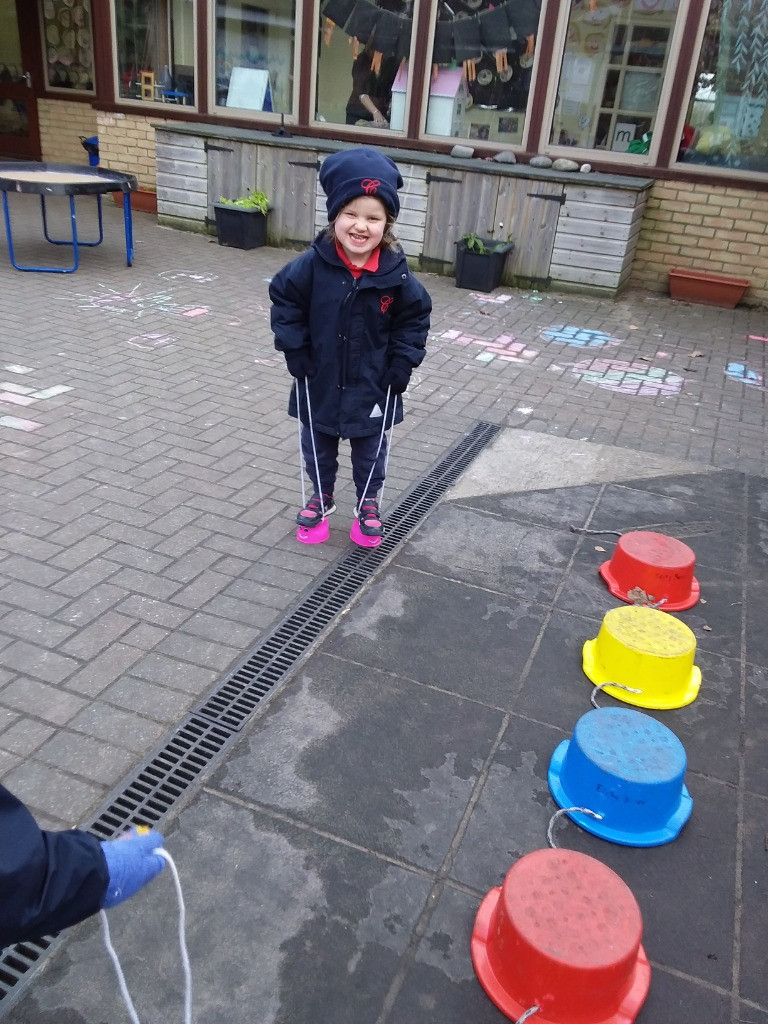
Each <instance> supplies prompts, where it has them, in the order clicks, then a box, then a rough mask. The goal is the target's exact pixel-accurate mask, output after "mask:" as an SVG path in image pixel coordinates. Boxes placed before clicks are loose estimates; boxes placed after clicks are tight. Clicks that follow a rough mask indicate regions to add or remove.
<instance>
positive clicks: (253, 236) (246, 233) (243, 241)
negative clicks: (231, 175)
mask: <svg viewBox="0 0 768 1024" xmlns="http://www.w3.org/2000/svg"><path fill="white" fill-rule="evenodd" d="M270 209H271V207H270V203H269V198H268V196H267V194H266V192H261V191H260V190H259V189H257V188H254V189H251V191H250V192H249V193H248V195H246V196H239V197H238V198H237V199H225V198H224V197H223V196H222V198H221V199H219V201H218V203H214V204H213V212H214V214H215V215H216V235H217V237H218V239H219V245H229V246H232V248H233V249H255V248H256V247H257V246H260V245H266V241H267V214H268V213H269V211H270Z"/></svg>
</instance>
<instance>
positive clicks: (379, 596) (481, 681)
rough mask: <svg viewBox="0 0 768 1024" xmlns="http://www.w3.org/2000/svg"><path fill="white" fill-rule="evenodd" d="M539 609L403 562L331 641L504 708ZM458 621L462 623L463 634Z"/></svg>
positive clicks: (364, 661)
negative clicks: (415, 570)
mask: <svg viewBox="0 0 768 1024" xmlns="http://www.w3.org/2000/svg"><path fill="white" fill-rule="evenodd" d="M542 614H543V612H542V609H540V608H536V607H534V606H531V605H524V604H522V603H521V602H519V601H517V600H515V599H514V598H512V597H510V596H507V595H505V594H501V593H498V592H494V591H489V590H484V589H482V588H480V587H477V586H468V585H466V584H463V583H460V582H456V581H455V580H453V579H446V578H444V577H443V576H440V575H427V574H424V573H418V572H414V571H408V570H407V569H405V568H401V567H400V566H398V567H397V568H393V570H392V572H391V573H389V574H387V576H386V577H384V578H383V579H381V580H379V581H377V582H375V583H374V584H373V585H372V586H371V587H370V589H369V590H368V592H367V593H366V594H365V595H364V596H363V597H362V598H361V599H360V601H359V603H358V604H357V605H356V606H355V609H354V612H352V613H351V614H350V615H348V616H346V617H345V618H344V620H343V621H342V623H341V624H340V626H339V628H338V629H337V630H335V632H334V633H333V635H332V636H331V637H329V639H328V641H327V648H326V649H327V650H328V652H329V653H331V654H334V655H337V656H339V657H343V658H348V659H350V660H351V661H353V662H355V663H357V664H359V665H361V666H373V667H376V668H378V669H381V670H382V671H385V672H399V673H402V674H403V675H405V676H407V677H409V678H412V679H415V680H418V681H419V682H421V683H426V684H429V685H431V686H433V687H437V688H439V689H441V690H447V691H449V692H451V693H455V694H459V695H462V696H465V697H468V698H470V699H472V700H478V701H482V702H483V703H487V704H490V705H492V706H494V707H500V708H503V707H507V706H509V702H510V700H511V699H512V696H513V694H514V691H515V679H516V677H517V676H518V675H519V673H520V672H522V670H523V667H524V666H525V663H526V661H527V659H528V657H529V655H530V653H531V651H532V650H533V647H534V644H535V642H536V639H537V637H538V635H539V632H540V629H541V622H542ZM456 622H460V623H461V624H462V626H461V632H460V633H459V634H457V633H456ZM425 637H429V643H425ZM457 638H458V639H459V640H460V643H457ZM436 652H442V653H441V656H439V657H436V656H435V654H436ZM448 652H450V657H445V656H444V655H445V654H447V653H448Z"/></svg>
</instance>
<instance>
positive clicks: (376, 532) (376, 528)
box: [355, 498, 384, 537]
mask: <svg viewBox="0 0 768 1024" xmlns="http://www.w3.org/2000/svg"><path fill="white" fill-rule="evenodd" d="M355 516H356V517H357V520H358V523H359V524H360V533H362V534H363V536H364V537H383V536H384V526H383V524H382V522H381V516H380V515H379V503H378V501H377V500H376V498H363V499H362V501H361V502H360V503H359V504H358V506H357V508H356V509H355Z"/></svg>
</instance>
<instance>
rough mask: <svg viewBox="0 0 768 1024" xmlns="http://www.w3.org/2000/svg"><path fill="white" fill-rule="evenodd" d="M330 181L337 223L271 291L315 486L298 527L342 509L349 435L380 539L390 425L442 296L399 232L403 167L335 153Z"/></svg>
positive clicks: (324, 179) (363, 499) (367, 516)
mask: <svg viewBox="0 0 768 1024" xmlns="http://www.w3.org/2000/svg"><path fill="white" fill-rule="evenodd" d="M320 184H321V186H322V188H323V191H324V192H325V194H326V197H327V200H326V207H327V210H328V221H329V224H328V227H327V228H326V229H325V230H324V231H322V232H321V233H320V235H318V237H317V238H316V239H315V241H314V242H313V243H312V245H311V247H310V248H309V249H308V251H307V252H305V253H303V254H302V255H301V256H299V257H298V258H297V259H295V260H293V261H292V262H291V263H289V264H287V266H285V267H283V269H282V270H280V271H279V272H278V273H277V274H276V275H275V277H274V278H273V279H272V282H271V283H270V287H269V294H270V298H271V300H272V317H271V318H272V330H273V331H274V334H275V348H277V350H278V351H280V352H282V353H283V355H284V356H285V361H286V364H287V367H288V372H289V373H290V374H291V375H292V376H293V377H294V378H296V381H297V384H296V385H295V386H294V387H293V388H292V390H291V397H290V401H289V406H288V411H289V413H290V415H291V416H298V417H299V418H300V420H301V423H302V430H301V446H302V454H303V457H304V463H305V466H306V470H307V474H308V476H309V478H310V479H311V480H312V483H313V485H314V493H313V495H312V497H311V498H310V500H309V501H308V502H307V504H306V506H305V507H304V508H302V509H301V510H300V511H299V513H298V515H297V516H296V522H297V523H298V524H299V526H303V527H309V528H311V527H313V526H316V525H318V524H319V523H320V522H322V520H323V517H324V516H327V515H330V514H331V512H333V511H335V508H336V504H335V501H334V487H335V483H336V474H337V472H338V451H339V441H340V440H341V439H342V438H348V439H349V442H350V449H351V461H352V477H353V480H354V484H355V490H356V495H357V503H356V505H355V513H354V514H355V516H356V517H357V519H358V523H359V527H360V532H361V533H362V534H364V535H365V536H368V537H380V536H381V535H382V533H383V526H382V522H381V518H380V516H379V506H378V494H379V491H380V490H381V487H382V485H383V483H384V470H385V465H386V453H387V438H386V434H385V433H384V432H383V430H382V427H384V429H389V428H390V427H392V426H393V424H395V423H399V422H400V421H401V420H402V418H403V402H402V397H401V396H402V394H403V392H404V391H405V389H406V388H407V386H408V382H409V380H410V377H411V372H412V370H413V369H414V368H415V367H417V366H418V365H419V364H420V363H421V361H422V359H423V358H424V354H425V348H426V341H427V333H428V331H429V318H430V313H431V311H432V302H431V299H430V297H429V295H428V294H427V291H426V290H425V288H424V286H423V285H422V284H421V283H420V282H419V281H418V280H417V279H416V277H415V276H414V275H413V274H412V273H411V271H410V269H409V268H408V264H407V262H406V259H405V254H404V253H403V251H402V249H401V248H400V246H399V245H398V243H397V241H396V240H395V237H394V233H393V228H394V224H395V220H396V218H397V215H398V213H399V212H400V201H399V198H398V195H397V192H398V189H400V188H402V185H403V179H402V177H401V176H400V172H399V170H398V168H397V165H396V164H395V163H394V162H393V161H392V160H390V158H389V157H388V156H385V155H384V154H383V153H380V152H379V151H378V150H375V149H369V148H367V147H358V148H355V149H348V150H344V151H342V152H340V153H333V154H332V155H331V156H329V157H327V158H326V160H325V161H324V163H323V165H322V167H321V169H320ZM305 382H306V383H305ZM307 390H308V392H309V402H310V407H311V412H312V426H313V428H314V429H313V430H311V429H310V426H309V411H308V409H307V400H306V393H307ZM297 393H298V395H299V400H298V401H297ZM385 415H386V424H385V423H384V419H383V418H384V416H385ZM315 459H316V460H317V462H315Z"/></svg>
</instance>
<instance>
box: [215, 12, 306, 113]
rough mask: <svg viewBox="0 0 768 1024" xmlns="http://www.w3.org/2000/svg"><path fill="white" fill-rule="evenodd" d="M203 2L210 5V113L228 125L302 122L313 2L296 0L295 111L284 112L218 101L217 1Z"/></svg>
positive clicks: (293, 68) (293, 99)
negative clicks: (304, 56) (304, 58)
mask: <svg viewBox="0 0 768 1024" xmlns="http://www.w3.org/2000/svg"><path fill="white" fill-rule="evenodd" d="M201 2H202V3H205V4H207V6H208V11H207V18H206V24H207V27H208V33H207V40H206V53H205V58H206V63H207V85H208V93H207V95H208V104H207V107H206V112H207V114H208V115H209V116H210V117H212V118H215V119H220V120H221V122H222V123H224V124H227V123H229V122H231V121H242V122H252V121H255V120H259V121H261V122H263V123H265V124H269V125H274V124H280V125H291V126H296V125H299V124H301V115H300V110H301V91H302V82H301V79H300V74H299V72H300V68H301V55H302V52H303V48H302V40H303V33H304V23H305V16H306V10H305V8H306V7H309V6H313V5H311V4H306V3H301V2H300V0H293V6H294V8H295V11H296V16H295V18H294V35H293V64H292V66H291V80H292V86H291V112H290V113H281V112H280V111H274V110H248V109H247V108H243V107H227V106H224V105H219V104H218V103H217V102H216V18H217V13H216V3H217V0H201Z"/></svg>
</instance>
